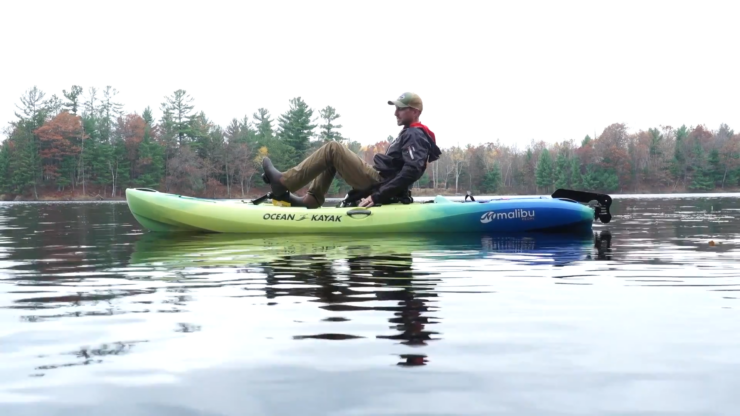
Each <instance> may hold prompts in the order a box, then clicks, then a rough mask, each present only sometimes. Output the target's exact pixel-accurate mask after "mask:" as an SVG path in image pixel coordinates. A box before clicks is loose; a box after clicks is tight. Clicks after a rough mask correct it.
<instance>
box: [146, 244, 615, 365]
mask: <svg viewBox="0 0 740 416" xmlns="http://www.w3.org/2000/svg"><path fill="white" fill-rule="evenodd" d="M610 241H611V236H610V235H609V234H608V232H601V233H598V232H591V231H589V232H587V233H584V234H579V235H564V234H523V235H511V236H506V237H504V236H489V235H480V234H474V235H468V234H460V235H450V234H444V235H435V234H426V235H419V236H410V235H384V236H377V235H373V236H365V235H363V236H346V235H332V236H321V235H291V236H289V237H280V236H275V235H264V236H243V235H241V236H239V235H230V234H190V235H162V234H157V233H149V234H144V235H142V236H141V238H140V239H139V240H138V241H137V242H136V243H135V248H134V252H133V254H132V256H131V263H132V265H135V266H137V267H135V269H136V270H138V276H142V271H145V270H152V271H157V272H158V273H159V275H160V276H163V277H165V278H173V277H174V278H176V279H178V280H179V281H180V282H183V281H185V282H187V281H188V280H191V281H192V282H193V283H194V284H197V285H198V286H199V287H202V285H203V284H205V283H206V282H212V283H215V284H216V285H219V284H224V285H226V284H228V285H239V284H244V286H249V287H248V288H246V287H245V290H248V293H249V294H248V295H243V296H249V297H254V296H255V292H257V293H261V294H260V295H258V296H264V297H265V298H266V299H268V302H267V304H268V305H270V304H274V303H275V302H277V301H278V298H280V297H293V298H295V297H303V298H308V299H309V300H308V301H309V302H315V303H316V304H317V306H318V307H319V308H321V309H324V310H326V311H330V312H332V313H333V314H335V315H333V316H331V317H328V318H326V319H324V321H327V322H336V323H341V322H346V321H350V320H352V317H353V315H354V312H356V311H375V312H384V313H389V314H391V315H392V316H391V317H390V318H388V322H389V323H390V326H389V330H388V332H387V333H382V334H377V335H375V338H376V339H385V340H390V341H395V342H397V343H399V344H401V345H406V346H410V347H423V346H425V345H427V344H428V343H430V342H434V341H437V340H440V339H441V335H440V333H439V332H438V331H435V330H434V325H435V324H437V323H439V322H441V320H442V318H441V317H440V316H439V305H438V302H437V299H438V296H439V293H440V292H441V291H442V289H440V288H439V284H440V282H441V281H442V277H440V275H441V274H442V272H441V271H440V269H441V268H440V267H439V266H440V265H443V264H444V262H442V261H441V260H444V261H447V260H475V259H481V260H487V259H492V258H493V259H497V260H502V259H503V260H504V261H510V262H514V263H527V264H549V265H552V266H555V267H558V266H563V265H566V264H569V263H571V262H574V261H588V260H595V259H608V256H609V250H610ZM143 274H146V273H145V272H144V273H143ZM235 274H238V275H237V276H245V279H239V278H238V277H236V278H234V275H235ZM226 275H228V276H230V277H229V278H228V281H224V280H221V279H223V278H222V277H220V276H226ZM246 276H250V278H246ZM252 276H253V278H252ZM461 277H464V276H461ZM256 281H259V284H256ZM247 283H248V284H247ZM330 327H331V328H332V329H333V328H342V325H341V324H333V325H331V326H330ZM357 338H365V336H361V335H358V334H348V333H342V332H321V333H304V334H297V335H295V336H294V339H296V340H307V339H318V340H353V339H357ZM428 361H429V359H428V357H427V356H426V355H424V354H420V353H415V354H402V355H400V360H399V361H398V362H397V365H399V366H419V365H427V363H428Z"/></svg>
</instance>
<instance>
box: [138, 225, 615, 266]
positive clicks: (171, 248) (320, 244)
mask: <svg viewBox="0 0 740 416" xmlns="http://www.w3.org/2000/svg"><path fill="white" fill-rule="evenodd" d="M608 233H609V232H608V231H602V232H594V231H590V230H588V231H584V232H583V233H578V234H546V233H542V234H540V233H523V234H511V235H508V236H501V235H486V234H465V233H462V234H447V233H445V234H422V235H404V234H392V235H357V236H355V235H315V234H306V235H290V236H276V235H272V234H270V235H249V236H244V235H235V234H159V233H146V234H143V235H142V236H141V237H140V238H139V239H138V240H137V241H136V242H135V244H134V252H133V253H132V255H131V263H132V264H133V265H139V266H143V265H152V266H166V267H175V268H182V267H212V266H218V267H223V266H226V267H244V266H249V265H264V264H266V263H270V262H272V261H275V260H279V259H281V258H285V257H286V256H290V257H292V258H300V257H296V256H305V259H306V260H309V259H313V258H315V257H316V256H321V257H322V258H326V259H331V260H346V259H349V258H352V257H354V256H358V255H366V254H373V255H384V254H385V255H400V254H409V255H418V256H421V257H434V258H436V259H465V258H486V257H490V256H492V255H496V254H505V253H517V254H522V255H523V256H519V257H516V258H514V257H512V258H511V261H518V262H525V263H528V262H529V263H533V264H535V263H539V262H541V261H542V260H543V259H546V261H548V262H550V261H551V262H553V263H554V264H559V265H564V264H568V263H570V262H573V261H578V260H590V259H592V258H594V253H593V248H594V247H596V248H597V249H598V250H601V251H603V250H607V248H604V245H603V243H602V242H603V241H604V238H605V236H608V235H609V234H608ZM608 238H609V239H610V236H609V237H608ZM599 247H602V248H599ZM602 254H603V253H602ZM602 254H599V256H601V255H602Z"/></svg>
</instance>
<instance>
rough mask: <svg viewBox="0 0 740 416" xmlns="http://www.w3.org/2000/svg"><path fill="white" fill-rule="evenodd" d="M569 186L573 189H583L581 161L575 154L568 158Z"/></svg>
mask: <svg viewBox="0 0 740 416" xmlns="http://www.w3.org/2000/svg"><path fill="white" fill-rule="evenodd" d="M570 188H571V189H575V190H580V189H583V178H582V175H581V163H580V161H579V160H578V157H576V156H574V157H573V158H572V159H570Z"/></svg>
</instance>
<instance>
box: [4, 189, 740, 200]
mask: <svg viewBox="0 0 740 416" xmlns="http://www.w3.org/2000/svg"><path fill="white" fill-rule="evenodd" d="M160 192H161V191H160ZM172 193H173V194H176V195H186V196H194V197H196V198H203V199H215V200H219V201H240V200H253V199H256V198H259V197H261V196H263V195H264V193H251V192H250V194H249V195H245V196H244V197H240V196H232V197H231V198H228V197H227V196H226V195H219V196H216V197H213V196H207V195H201V196H197V195H189V194H184V193H182V194H181V193H178V192H172ZM465 195H466V194H465V193H457V194H455V193H442V192H431V190H427V189H425V190H424V192H415V193H414V194H413V195H412V196H413V197H414V198H421V199H427V198H434V197H436V196H442V197H445V198H453V199H463V198H465ZM549 195H550V194H545V193H542V194H506V193H503V194H473V196H474V197H475V198H506V197H512V198H523V197H542V196H549ZM608 195H609V196H611V197H612V198H614V199H621V198H635V197H638V198H639V197H641V196H651V197H675V198H681V197H683V198H685V197H697V198H701V197H702V196H717V195H725V196H737V197H740V189H732V190H725V191H715V192H648V191H644V192H625V193H608ZM9 197H12V198H9ZM342 198H344V195H333V196H332V195H327V196H326V199H327V201H329V200H332V201H339V200H341V199H342ZM2 202H126V197H125V195H121V196H118V195H117V196H114V197H112V196H107V197H103V196H101V195H99V194H98V195H84V196H83V195H73V196H72V195H64V196H56V197H55V196H49V195H40V196H39V198H38V199H35V198H34V197H33V196H22V195H17V196H14V197H13V196H12V195H0V203H2Z"/></svg>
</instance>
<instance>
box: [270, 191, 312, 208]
mask: <svg viewBox="0 0 740 416" xmlns="http://www.w3.org/2000/svg"><path fill="white" fill-rule="evenodd" d="M272 199H274V200H276V201H283V202H287V203H289V204H290V206H291V207H303V208H308V209H315V208H319V203H318V201H316V199H315V198H314V197H313V196H312V195H311V194H306V196H304V197H300V196H298V195H295V194H294V193H292V192H288V193H286V194H284V195H280V196H273V197H272Z"/></svg>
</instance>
